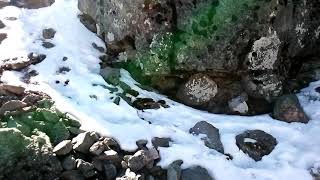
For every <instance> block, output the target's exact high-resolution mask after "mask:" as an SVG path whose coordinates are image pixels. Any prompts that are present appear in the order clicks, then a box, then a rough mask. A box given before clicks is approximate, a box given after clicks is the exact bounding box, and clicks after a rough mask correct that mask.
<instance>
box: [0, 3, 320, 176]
mask: <svg viewBox="0 0 320 180" xmlns="http://www.w3.org/2000/svg"><path fill="white" fill-rule="evenodd" d="M78 13H79V12H78V10H77V2H76V0H56V3H55V4H53V5H52V6H51V7H48V8H43V9H38V10H25V9H18V8H15V7H6V8H4V9H1V10H0V19H1V20H2V21H3V22H4V23H5V24H6V25H7V27H6V28H4V29H0V33H1V32H5V33H8V38H7V39H6V40H4V41H3V42H2V44H1V45H0V60H1V59H6V58H9V57H17V56H23V55H24V56H26V55H27V54H28V53H29V52H37V53H43V54H46V55H47V58H46V59H45V60H44V61H43V62H42V63H40V64H38V65H35V66H31V67H30V69H29V71H31V70H36V71H37V72H38V73H39V75H38V76H35V77H33V78H32V79H31V82H32V83H31V84H24V83H22V82H21V81H20V77H21V76H22V73H21V72H8V71H7V72H4V74H3V76H2V78H1V81H3V82H6V83H8V84H14V85H17V84H20V85H23V86H25V87H27V88H28V89H36V90H41V91H43V92H46V93H48V94H49V95H50V96H51V97H52V98H53V99H54V100H55V101H56V103H57V105H58V107H59V108H60V109H61V110H62V111H65V112H69V113H71V114H73V115H74V116H75V117H77V118H78V119H80V121H81V122H82V123H83V128H84V129H88V130H95V131H99V132H101V133H103V134H105V135H111V136H114V137H116V138H117V139H118V140H119V141H120V142H121V145H122V147H123V148H125V149H128V150H130V149H131V150H132V149H135V146H136V145H135V141H136V140H139V139H148V140H150V139H151V138H152V137H154V136H157V137H170V138H172V139H173V141H174V142H173V143H172V144H171V147H170V148H162V149H161V150H160V153H161V157H162V160H161V162H160V164H161V165H163V166H166V165H168V164H169V163H171V162H172V161H174V160H176V159H182V160H184V166H183V167H188V166H191V165H195V164H199V165H202V166H204V167H206V168H207V169H208V170H209V171H210V173H211V174H212V175H213V176H214V177H215V178H216V179H217V180H239V179H241V180H251V179H259V180H271V179H272V180H282V179H290V180H309V179H310V180H311V179H312V177H311V176H310V175H309V170H308V169H309V168H311V167H313V166H315V165H316V164H319V163H320V136H319V133H320V100H319V99H320V94H319V93H317V92H315V91H314V88H315V87H317V86H320V82H314V83H312V84H311V85H310V87H309V88H306V89H304V90H303V91H302V93H300V94H299V98H300V101H301V103H302V105H303V107H304V109H305V111H306V113H307V114H308V115H309V116H310V117H311V119H312V120H311V121H310V122H309V123H308V124H300V123H292V124H287V123H284V122H281V121H277V120H274V119H272V118H270V117H269V116H268V115H262V116H255V117H240V116H224V115H214V114H209V113H206V112H202V111H198V110H194V109H192V108H189V107H186V106H184V105H181V104H179V103H176V102H173V101H171V100H169V99H166V97H164V96H162V95H159V94H156V93H152V92H148V91H144V90H141V89H139V88H138V87H137V86H135V81H134V80H133V79H132V78H131V77H130V75H129V74H128V73H127V72H126V71H122V80H123V81H125V82H127V83H128V84H131V85H132V87H133V88H134V89H136V90H138V91H139V92H140V96H141V97H152V98H155V99H165V100H166V101H167V103H168V104H169V105H170V106H171V108H168V109H164V108H162V109H160V110H148V111H145V112H141V111H137V110H135V109H134V108H132V107H130V106H129V105H127V104H126V103H125V101H121V102H120V106H117V105H115V104H114V103H112V100H111V99H110V97H113V96H114V95H112V94H110V93H109V92H108V90H106V89H103V88H102V87H100V86H92V84H101V85H108V84H107V83H106V82H105V81H104V80H103V78H102V77H101V76H100V75H99V59H98V57H99V56H100V55H101V54H100V53H99V52H98V51H97V50H95V49H94V48H93V47H92V45H91V44H92V42H95V43H96V44H98V45H100V46H103V43H102V41H101V40H100V39H99V38H97V37H96V36H95V34H93V33H91V32H89V31H88V30H87V29H86V28H85V27H84V26H83V25H82V24H81V23H80V22H79V20H78V18H77V14H78ZM7 17H16V18H18V19H17V20H15V21H10V20H8V19H7ZM44 28H54V29H56V30H57V33H56V36H55V38H54V39H53V40H52V41H51V42H52V43H54V44H55V45H56V46H55V47H54V48H52V49H45V48H43V47H42V46H41V43H42V41H41V34H42V29H44ZM63 57H68V60H67V61H63V60H62V58H63ZM0 63H2V62H1V61H0ZM63 66H66V67H69V68H70V69H71V71H70V72H68V73H66V74H57V70H58V69H59V68H60V67H63ZM57 80H58V81H60V83H59V84H57V83H56V81H57ZM66 80H69V81H70V82H69V85H68V86H64V85H63V82H65V81H66ZM90 95H95V96H96V97H97V99H95V98H90ZM140 117H143V118H144V119H145V120H147V121H150V122H152V124H149V123H148V122H146V121H144V120H141V118H140ZM201 120H205V121H208V122H210V123H212V124H213V125H214V126H215V127H217V128H219V129H220V133H221V138H222V143H223V145H224V148H225V152H226V153H229V154H231V155H232V156H233V157H234V159H233V160H232V161H228V160H226V158H225V156H223V155H221V154H219V153H217V152H216V151H214V150H210V149H208V148H207V147H206V146H204V145H203V142H202V141H201V140H200V138H199V137H195V136H192V135H190V134H189V133H188V130H189V128H191V127H192V126H193V125H194V124H195V123H196V122H198V121H201ZM247 129H261V130H263V131H266V132H267V133H270V134H272V135H273V136H274V137H275V138H276V139H277V140H278V145H277V146H276V148H275V149H274V151H273V152H272V153H271V154H270V155H268V156H265V157H264V158H263V159H262V161H260V162H255V161H254V160H252V159H250V158H249V157H248V156H247V155H245V154H244V153H243V152H241V151H239V149H238V148H237V146H236V144H235V136H236V135H237V134H239V133H241V132H243V131H245V130H247Z"/></svg>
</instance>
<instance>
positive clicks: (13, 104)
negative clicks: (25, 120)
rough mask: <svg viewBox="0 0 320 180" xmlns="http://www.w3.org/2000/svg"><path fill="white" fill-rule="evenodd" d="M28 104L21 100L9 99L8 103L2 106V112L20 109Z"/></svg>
mask: <svg viewBox="0 0 320 180" xmlns="http://www.w3.org/2000/svg"><path fill="white" fill-rule="evenodd" d="M26 106H27V104H26V103H24V102H22V101H19V100H11V101H8V102H6V103H4V104H3V105H2V106H1V107H0V114H2V115H3V114H4V113H5V112H7V111H15V110H20V109H22V108H24V107H26Z"/></svg>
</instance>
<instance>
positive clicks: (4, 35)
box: [0, 33, 7, 44]
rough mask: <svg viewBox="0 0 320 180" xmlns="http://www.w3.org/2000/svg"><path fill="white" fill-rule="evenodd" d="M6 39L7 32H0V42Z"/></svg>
mask: <svg viewBox="0 0 320 180" xmlns="http://www.w3.org/2000/svg"><path fill="white" fill-rule="evenodd" d="M5 39H7V34H6V33H0V44H1V43H2V41H3V40H5Z"/></svg>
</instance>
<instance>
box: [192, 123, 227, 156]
mask: <svg viewBox="0 0 320 180" xmlns="http://www.w3.org/2000/svg"><path fill="white" fill-rule="evenodd" d="M189 132H190V133H191V134H194V135H199V134H204V135H206V137H203V138H201V139H202V140H203V141H204V143H205V145H206V146H207V147H208V148H210V149H215V150H216V151H218V152H220V153H224V149H223V145H222V142H221V140H220V133H219V129H217V128H215V127H214V126H213V125H212V124H210V123H208V122H206V121H200V122H198V123H197V124H195V125H194V127H192V128H191V129H190V130H189Z"/></svg>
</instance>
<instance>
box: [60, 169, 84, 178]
mask: <svg viewBox="0 0 320 180" xmlns="http://www.w3.org/2000/svg"><path fill="white" fill-rule="evenodd" d="M60 177H61V179H63V180H85V177H84V176H83V175H82V174H81V172H80V171H79V170H71V171H64V172H63V173H62V174H61V176H60Z"/></svg>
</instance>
